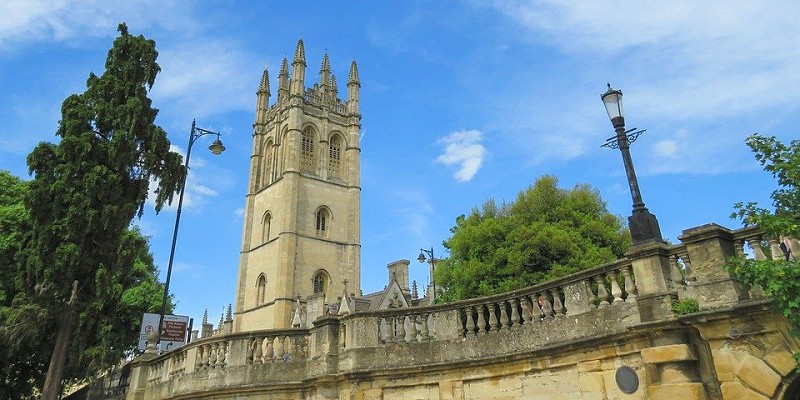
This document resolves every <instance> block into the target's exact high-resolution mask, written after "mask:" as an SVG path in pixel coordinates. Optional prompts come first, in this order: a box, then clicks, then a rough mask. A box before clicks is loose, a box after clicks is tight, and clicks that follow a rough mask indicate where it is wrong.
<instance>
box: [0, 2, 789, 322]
mask: <svg viewBox="0 0 800 400" xmlns="http://www.w3.org/2000/svg"><path fill="white" fill-rule="evenodd" d="M121 21H125V22H126V23H127V24H128V27H129V30H130V32H131V33H132V34H143V35H145V36H146V37H148V38H150V39H154V40H155V41H156V43H157V48H158V50H159V54H160V55H159V62H160V64H161V67H162V73H161V75H159V77H158V79H157V80H156V84H155V86H154V88H153V90H152V92H151V97H152V99H153V101H154V106H155V107H157V108H159V109H160V110H161V111H160V114H159V117H158V119H157V123H158V124H160V125H161V126H162V127H163V128H165V129H166V130H167V131H168V132H169V136H170V139H171V140H172V142H173V144H175V145H176V146H177V147H178V148H179V149H181V150H183V149H185V146H186V141H187V139H188V134H189V128H190V125H191V122H192V119H193V118H196V119H197V124H198V126H200V127H202V128H205V129H210V130H218V131H221V132H222V133H223V138H222V139H223V141H224V143H225V145H226V147H227V149H228V150H227V151H226V152H225V153H224V154H223V155H221V156H219V157H214V156H212V155H211V154H210V153H208V152H205V151H203V149H204V147H206V146H207V145H208V144H210V141H211V140H212V139H211V138H209V137H205V138H202V139H200V141H199V142H198V143H197V147H195V149H194V152H193V155H192V160H191V167H192V168H191V174H190V176H189V183H188V187H187V199H186V203H185V208H184V214H183V217H182V222H181V227H180V235H179V238H178V250H177V253H176V262H175V268H174V271H173V276H172V292H173V293H174V294H175V297H176V299H177V301H178V309H177V313H179V314H184V315H189V316H191V317H194V318H196V319H199V318H200V317H201V316H202V313H203V309H205V308H208V309H209V314H210V319H211V320H212V322H215V323H216V322H217V321H218V319H219V315H220V313H221V312H222V309H223V307H224V305H225V304H227V303H230V302H233V300H234V287H235V282H236V271H237V265H238V262H239V250H240V240H241V232H242V209H243V206H244V196H245V193H246V187H247V175H248V168H249V155H250V151H251V148H252V141H251V140H252V138H251V135H252V127H251V124H252V122H253V118H254V114H253V113H254V110H255V101H256V97H255V91H256V89H257V86H258V83H259V81H260V78H261V71H262V69H263V68H264V66H267V68H268V69H269V71H270V77H271V78H272V82H271V84H272V87H273V88H275V87H277V83H276V78H277V72H278V68H279V67H280V62H281V59H282V58H283V57H285V56H289V57H291V56H292V54H293V53H294V49H295V45H296V43H297V40H298V38H301V37H302V38H303V41H304V43H305V50H306V57H307V62H308V69H307V78H306V80H307V82H306V83H307V85H310V84H312V83H313V82H315V81H316V78H317V74H316V72H317V71H318V68H319V65H320V63H321V61H322V55H323V54H324V53H325V52H326V51H327V52H328V53H329V55H330V59H331V66H332V69H333V72H334V73H335V74H336V75H337V78H338V82H339V85H340V87H342V86H343V83H344V82H345V80H346V77H347V72H348V67H349V65H350V62H351V60H353V59H355V60H356V61H357V62H358V67H359V74H360V78H361V84H362V86H361V110H362V114H363V119H362V139H361V149H362V153H361V155H362V158H361V162H362V163H361V175H362V180H361V183H362V198H361V204H362V236H361V241H362V259H361V267H362V289H363V291H364V293H368V292H373V291H376V290H380V289H382V288H383V285H385V283H386V277H387V273H386V264H388V263H389V262H392V261H394V260H397V259H401V258H407V259H410V260H412V264H411V274H412V279H416V280H417V281H418V282H419V283H420V285H421V286H422V285H424V283H425V282H427V268H426V267H425V266H423V265H421V264H418V263H417V262H416V260H415V259H416V257H417V255H418V254H419V249H420V247H426V248H429V247H430V246H433V247H434V250H435V251H436V253H437V256H438V255H442V254H443V248H442V246H441V243H442V241H443V240H445V239H447V237H449V235H450V231H449V229H450V228H451V227H452V226H453V225H454V222H455V218H456V217H457V216H458V215H459V214H463V213H468V212H469V210H470V209H471V208H472V207H474V206H477V205H480V204H482V203H483V202H484V201H485V200H486V199H487V198H489V197H494V198H495V199H496V200H498V201H500V200H513V199H514V197H515V196H516V194H517V193H518V192H519V191H521V190H523V189H525V188H526V187H527V186H528V185H530V184H531V183H533V182H534V181H535V180H536V178H537V177H539V176H541V175H543V174H553V175H556V176H558V177H559V179H560V183H561V185H562V186H565V187H571V186H573V185H575V184H578V183H590V184H591V185H593V186H594V187H596V188H597V189H598V190H599V191H600V192H601V194H602V196H603V198H604V199H605V200H606V201H607V203H608V208H609V210H610V211H611V212H613V213H615V214H618V215H623V216H627V215H629V214H630V210H631V200H630V194H629V192H628V187H627V184H626V180H625V173H624V170H623V166H622V161H621V157H620V154H619V152H618V151H616V150H610V149H607V148H601V147H600V145H601V144H602V143H603V142H604V141H605V139H606V138H608V137H610V136H612V135H613V130H612V127H611V124H610V122H609V121H608V118H607V116H606V114H605V110H604V108H603V105H602V103H601V101H600V97H599V95H600V94H601V93H603V92H604V91H605V89H606V82H611V84H612V85H613V86H614V87H615V88H620V89H622V91H623V92H624V96H625V97H624V99H625V109H626V122H627V126H628V127H629V128H632V127H638V128H640V129H647V132H646V133H645V134H644V135H643V136H641V137H640V138H639V140H638V141H637V142H636V143H635V144H634V145H633V146H632V154H633V160H634V164H635V166H636V169H637V174H638V176H639V180H640V186H641V190H642V195H643V197H644V200H645V202H646V204H647V206H648V208H649V209H650V210H651V212H653V213H654V214H656V215H657V216H658V218H659V221H660V223H661V229H662V231H663V233H664V236H665V238H667V239H669V240H670V241H672V242H677V241H678V240H677V237H678V236H679V235H680V233H681V231H682V230H683V229H687V228H690V227H694V226H698V225H702V224H705V223H709V222H716V223H719V224H722V225H725V226H728V227H732V228H733V227H738V223H737V222H735V221H732V220H730V219H729V217H728V216H729V214H730V213H731V211H732V208H733V203H734V202H736V201H751V200H752V201H761V202H765V204H768V195H769V193H770V192H771V191H772V190H773V189H774V181H773V180H772V178H771V177H770V176H769V175H768V174H766V173H765V172H763V171H762V170H761V168H760V166H759V165H758V164H757V163H756V161H755V160H754V159H753V156H752V154H751V153H750V152H749V150H748V149H747V147H746V146H745V145H744V144H743V140H744V138H745V137H746V136H747V135H749V134H752V133H754V132H761V133H763V134H767V135H776V136H778V137H780V138H782V139H783V140H790V139H793V138H796V137H797V133H796V132H797V126H798V125H799V124H798V122H800V121H798V115H800V114H799V113H798V111H800V110H798V108H800V106H798V105H799V104H800V74H798V71H800V46H798V43H800V25H798V24H797V21H800V3H798V2H792V1H786V2H778V1H763V2H738V1H707V2H695V1H642V2H630V3H626V4H624V5H621V4H620V2H615V1H593V2H567V1H563V2H562V1H530V2H522V1H496V2H492V1H396V2H388V1H350V2H333V1H308V2H304V1H294V2H285V1H284V2H278V1H252V2H234V1H208V2H201V1H197V2H190V1H174V2H171V1H134V0H128V1H116V0H114V1H99V0H98V1H64V0H62V1H59V0H52V1H36V0H11V1H5V2H2V3H0V82H1V83H2V90H0V125H2V127H3V129H2V131H0V168H2V169H8V170H11V171H12V172H13V173H15V174H17V175H20V176H25V177H27V167H26V166H25V156H26V155H27V153H28V152H29V151H30V150H31V149H32V148H33V147H34V146H35V145H36V143H38V142H39V141H42V140H47V141H54V140H55V139H56V137H55V136H54V132H55V130H56V127H57V123H58V120H59V118H60V105H61V102H62V101H63V99H64V98H65V97H67V96H68V95H70V94H72V93H77V92H82V91H83V90H84V88H85V82H86V78H87V76H88V74H89V72H90V71H94V72H96V73H98V74H99V73H102V71H103V69H102V66H103V62H104V59H105V55H106V52H107V50H108V49H109V48H110V47H111V44H112V41H113V39H114V37H116V34H117V32H116V26H117V24H118V23H119V22H121ZM273 92H274V90H273ZM272 100H273V101H274V97H273V99H272ZM174 217H175V214H174V210H173V209H169V210H165V211H163V212H162V213H161V214H159V215H155V214H154V213H153V212H152V209H150V210H148V212H147V213H146V215H145V217H144V218H143V219H142V220H140V221H138V222H137V224H138V225H139V226H140V227H141V228H142V230H143V231H144V232H145V233H146V234H147V235H150V236H151V237H152V243H151V244H152V250H153V253H154V255H155V259H156V262H157V264H158V266H159V267H160V269H161V270H162V276H163V271H164V270H165V269H166V265H167V259H168V255H169V242H170V239H171V233H172V224H173V223H174ZM198 322H199V321H198Z"/></svg>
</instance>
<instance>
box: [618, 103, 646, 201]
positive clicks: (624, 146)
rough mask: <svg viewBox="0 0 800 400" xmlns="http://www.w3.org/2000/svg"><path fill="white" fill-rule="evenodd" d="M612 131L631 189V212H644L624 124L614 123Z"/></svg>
mask: <svg viewBox="0 0 800 400" xmlns="http://www.w3.org/2000/svg"><path fill="white" fill-rule="evenodd" d="M621 119H622V118H620V120H621ZM614 130H615V131H616V132H617V143H618V144H619V151H620V152H621V153H622V163H623V164H624V165H625V173H626V174H627V175H628V186H629V187H630V189H631V198H632V199H633V211H634V212H637V211H642V210H645V206H644V201H643V200H642V194H641V192H640V191H639V181H638V180H637V179H636V171H635V170H634V169H633V159H632V158H631V150H630V145H629V144H628V136H627V135H626V134H625V122H622V121H619V122H618V121H615V123H614Z"/></svg>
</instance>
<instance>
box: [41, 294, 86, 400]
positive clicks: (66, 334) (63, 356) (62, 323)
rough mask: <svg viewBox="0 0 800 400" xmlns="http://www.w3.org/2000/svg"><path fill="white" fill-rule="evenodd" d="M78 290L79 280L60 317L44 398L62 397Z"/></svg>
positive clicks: (48, 368) (43, 389) (43, 390)
mask: <svg viewBox="0 0 800 400" xmlns="http://www.w3.org/2000/svg"><path fill="white" fill-rule="evenodd" d="M77 291H78V281H75V282H73V283H72V295H71V296H70V299H69V302H68V303H67V310H66V312H64V313H63V314H61V316H60V317H59V319H58V335H57V336H56V345H55V347H54V348H53V355H51V356H50V366H48V367H47V376H45V378H44V387H43V388H42V400H58V399H59V397H61V379H62V378H63V377H64V366H65V365H66V363H67V349H68V348H69V339H70V336H72V328H73V327H74V326H75V319H76V316H75V311H74V310H73V307H74V305H75V300H76V297H77Z"/></svg>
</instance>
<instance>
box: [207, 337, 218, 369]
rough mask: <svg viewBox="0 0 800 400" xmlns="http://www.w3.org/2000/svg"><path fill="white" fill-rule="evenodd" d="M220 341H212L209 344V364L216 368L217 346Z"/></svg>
mask: <svg viewBox="0 0 800 400" xmlns="http://www.w3.org/2000/svg"><path fill="white" fill-rule="evenodd" d="M218 346H219V344H218V343H211V344H210V345H208V366H209V367H211V368H214V367H215V366H216V365H217V347H218Z"/></svg>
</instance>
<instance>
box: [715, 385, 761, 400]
mask: <svg viewBox="0 0 800 400" xmlns="http://www.w3.org/2000/svg"><path fill="white" fill-rule="evenodd" d="M720 388H721V389H722V398H723V399H725V400H767V397H764V396H762V395H760V394H758V393H756V392H754V391H752V390H750V389H748V388H746V387H744V386H743V385H742V384H741V383H739V382H723V383H722V385H720Z"/></svg>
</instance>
